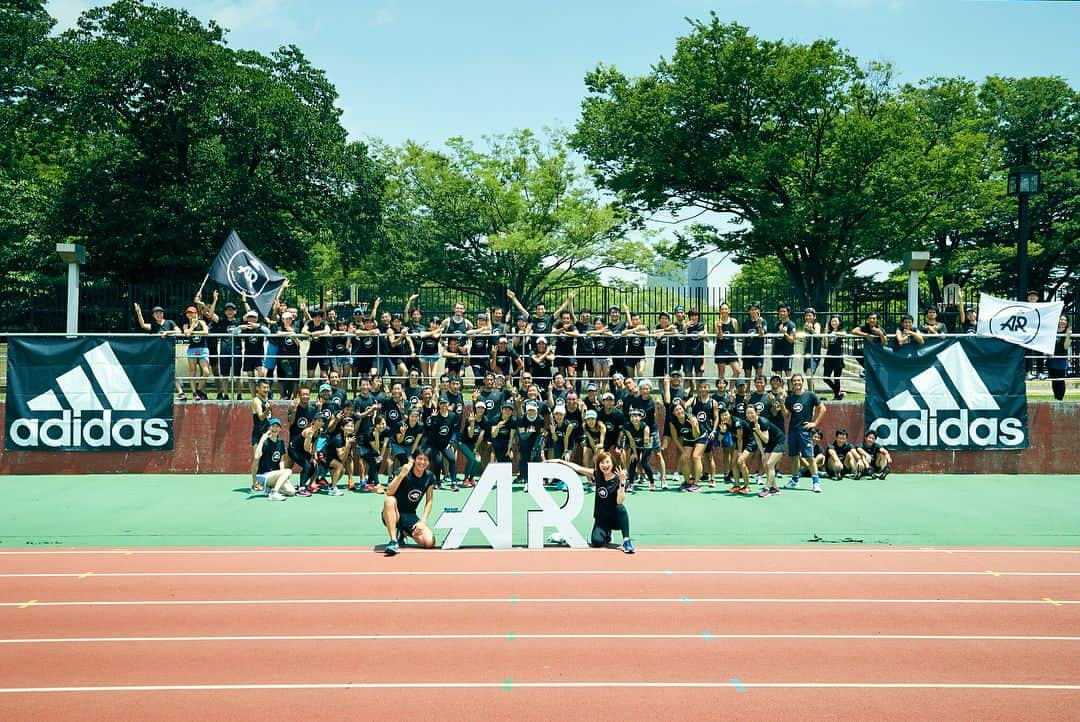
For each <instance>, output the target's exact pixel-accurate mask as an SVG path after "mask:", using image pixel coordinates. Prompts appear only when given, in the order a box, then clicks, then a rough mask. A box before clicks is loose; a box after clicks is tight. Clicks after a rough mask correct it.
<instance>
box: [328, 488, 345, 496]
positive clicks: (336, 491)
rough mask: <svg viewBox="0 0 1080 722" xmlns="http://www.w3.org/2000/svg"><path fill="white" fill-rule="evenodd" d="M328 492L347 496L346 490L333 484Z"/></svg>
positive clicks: (331, 494) (332, 494)
mask: <svg viewBox="0 0 1080 722" xmlns="http://www.w3.org/2000/svg"><path fill="white" fill-rule="evenodd" d="M326 493H327V494H328V495H330V496H345V492H343V491H342V490H341V489H339V488H337V487H336V486H331V487H330V488H329V489H327V490H326Z"/></svg>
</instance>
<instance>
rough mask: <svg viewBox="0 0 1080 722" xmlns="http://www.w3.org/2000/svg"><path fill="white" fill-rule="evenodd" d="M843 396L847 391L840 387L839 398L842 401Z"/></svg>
mask: <svg viewBox="0 0 1080 722" xmlns="http://www.w3.org/2000/svg"><path fill="white" fill-rule="evenodd" d="M845 396H847V392H846V391H844V390H843V389H841V390H840V400H841V401H843V400H844V397H845Z"/></svg>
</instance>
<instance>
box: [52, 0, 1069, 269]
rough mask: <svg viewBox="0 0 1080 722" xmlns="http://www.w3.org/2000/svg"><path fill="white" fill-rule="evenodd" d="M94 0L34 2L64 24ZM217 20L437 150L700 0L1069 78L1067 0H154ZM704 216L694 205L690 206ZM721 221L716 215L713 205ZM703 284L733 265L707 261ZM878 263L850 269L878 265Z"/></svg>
mask: <svg viewBox="0 0 1080 722" xmlns="http://www.w3.org/2000/svg"><path fill="white" fill-rule="evenodd" d="M98 4H102V3H101V2H88V1H87V0H50V2H49V4H48V8H49V10H50V12H51V14H52V15H53V16H54V17H56V18H57V19H58V20H59V27H58V29H64V28H66V27H70V26H71V25H72V24H73V23H74V21H75V18H76V17H78V14H79V13H80V12H81V11H83V10H85V9H86V8H88V7H92V6H94V5H98ZM160 4H164V5H172V6H175V7H183V8H185V9H187V10H188V11H190V12H191V13H193V14H194V15H196V16H197V17H199V18H201V19H203V20H204V21H205V20H209V19H211V18H212V19H215V20H217V21H218V22H219V23H220V24H221V25H222V26H224V27H226V28H228V29H229V30H230V32H229V34H228V41H229V44H230V45H231V46H232V47H235V48H249V49H254V50H259V51H262V52H269V51H272V50H274V49H275V48H277V47H279V46H281V45H284V44H294V45H296V46H298V47H299V48H300V49H301V50H302V51H303V52H304V54H305V55H306V56H307V57H308V58H309V59H310V60H311V62H312V63H313V64H314V65H315V66H316V67H319V68H322V69H323V70H325V71H326V73H327V75H328V77H329V79H330V81H331V82H333V83H334V85H335V86H336V87H337V90H338V93H339V94H340V96H341V97H340V101H339V104H340V107H341V108H342V110H343V111H344V112H343V116H342V123H343V124H344V126H345V127H346V128H347V129H348V131H349V133H350V134H351V135H352V137H354V138H358V139H367V138H372V137H374V138H380V139H382V140H383V141H385V142H387V143H389V144H391V145H399V144H401V143H403V142H404V141H406V140H414V141H417V142H419V143H422V144H424V145H427V146H428V147H430V148H438V147H440V146H441V145H442V143H443V142H444V141H445V140H446V139H447V138H450V137H452V136H462V137H464V138H467V139H469V140H473V141H476V142H477V143H479V142H480V141H481V139H482V137H483V136H484V135H489V134H500V133H508V132H511V131H513V130H514V129H517V128H531V129H533V130H539V129H541V128H544V127H562V128H572V127H573V125H574V123H575V121H576V120H577V117H578V113H579V112H580V107H581V100H582V98H583V97H584V94H585V86H584V83H583V78H584V76H585V74H586V73H587V72H588V71H589V70H591V69H592V68H594V67H595V66H596V64H597V63H601V62H602V63H605V64H610V65H615V66H616V67H617V68H619V69H620V70H621V71H622V72H624V73H627V74H629V75H643V74H646V73H648V72H649V69H650V67H651V66H652V64H653V63H655V62H656V61H657V60H658V59H659V58H660V57H661V56H670V54H671V53H672V51H673V49H674V46H675V39H676V38H677V37H679V36H680V35H685V34H686V33H687V32H688V28H689V26H688V24H687V21H686V19H685V18H687V17H690V18H694V19H705V18H707V17H708V14H709V11H710V10H715V11H716V13H717V14H718V16H719V17H720V18H721V19H722V20H724V21H736V22H739V23H741V24H743V25H746V26H748V27H749V28H750V32H751V33H753V34H754V35H757V36H758V37H761V38H765V39H770V40H775V39H784V40H790V41H797V42H810V41H813V40H815V39H818V38H824V37H828V38H833V39H835V40H837V41H838V42H839V44H840V46H841V47H844V48H846V49H847V50H849V51H850V52H852V53H853V54H854V55H855V56H856V57H857V58H859V60H860V62H863V63H866V62H869V61H871V60H885V61H888V62H890V63H892V65H893V66H894V68H895V71H896V77H897V79H898V80H899V81H901V82H917V81H919V80H920V79H923V78H927V77H931V76H936V75H946V76H963V77H966V78H970V79H974V80H982V79H983V78H985V77H986V76H988V75H1006V76H1015V77H1023V76H1033V75H1059V76H1062V77H1064V78H1065V79H1066V80H1068V81H1069V82H1070V83H1071V84H1072V85H1073V86H1074V87H1076V86H1077V85H1080V50H1077V47H1078V46H1080V43H1078V42H1077V38H1078V37H1080V2H1046V1H1042V0H722V1H716V2H711V3H709V2H702V1H700V0H622V1H621V2H617V1H615V0H577V1H576V2H570V1H568V0H539V1H538V0H530V1H529V2H520V1H516V0H502V1H501V2H496V1H495V0H458V1H457V2H451V1H449V0H447V1H445V2H444V1H439V0H376V1H374V2H368V1H365V0H353V1H352V2H347V1H345V0H308V1H306V2H305V1H303V0H164V1H162V2H160ZM702 220H705V219H702ZM715 221H716V222H718V223H719V222H722V220H721V219H715ZM714 267H715V269H716V271H715V273H713V274H711V275H710V284H711V285H720V284H724V283H726V281H727V279H729V278H730V276H731V275H732V274H733V273H734V272H735V270H736V268H735V266H734V265H733V264H730V263H728V262H726V261H722V260H721V259H718V258H717V259H715V262H714ZM887 269H888V266H887V265H885V264H880V263H877V262H870V263H869V264H867V265H866V266H864V267H863V268H861V269H860V270H861V271H863V272H868V273H882V272H884V271H886V270H887Z"/></svg>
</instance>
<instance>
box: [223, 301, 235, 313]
mask: <svg viewBox="0 0 1080 722" xmlns="http://www.w3.org/2000/svg"><path fill="white" fill-rule="evenodd" d="M230 308H231V309H233V310H234V311H235V310H236V304H235V303H233V302H232V301H229V302H228V303H226V304H225V310H226V311H228V310H229V309H230Z"/></svg>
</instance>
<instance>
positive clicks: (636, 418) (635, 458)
mask: <svg viewBox="0 0 1080 722" xmlns="http://www.w3.org/2000/svg"><path fill="white" fill-rule="evenodd" d="M622 433H623V445H624V446H625V447H626V456H627V462H626V468H627V470H628V472H629V473H628V476H627V485H626V490H627V491H633V490H634V489H633V485H634V484H635V483H638V484H644V483H645V480H646V479H648V481H649V491H656V481H655V480H654V479H653V471H652V466H651V465H650V464H649V457H650V456H651V455H652V432H651V431H650V429H649V425H648V424H646V423H645V412H644V411H643V410H641V409H640V408H636V407H635V408H631V409H630V421H629V423H627V424H626V426H624V427H623V430H622Z"/></svg>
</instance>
